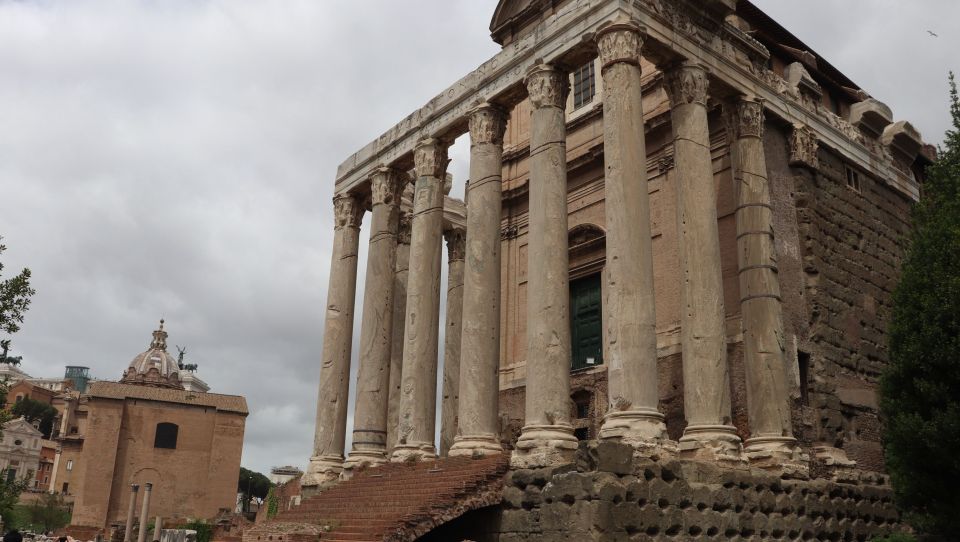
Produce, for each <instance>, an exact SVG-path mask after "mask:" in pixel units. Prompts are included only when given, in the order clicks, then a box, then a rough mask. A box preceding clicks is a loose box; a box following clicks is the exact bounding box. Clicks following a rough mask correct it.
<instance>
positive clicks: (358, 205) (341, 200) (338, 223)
mask: <svg viewBox="0 0 960 542" xmlns="http://www.w3.org/2000/svg"><path fill="white" fill-rule="evenodd" d="M365 212H366V209H365V208H364V205H363V202H362V201H360V199H359V198H357V196H355V195H353V194H338V195H336V196H334V198H333V217H334V228H335V229H338V230H339V229H341V228H358V229H359V228H360V224H361V223H362V222H363V213H365Z"/></svg>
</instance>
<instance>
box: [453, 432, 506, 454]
mask: <svg viewBox="0 0 960 542" xmlns="http://www.w3.org/2000/svg"><path fill="white" fill-rule="evenodd" d="M500 453H503V446H501V445H500V439H498V438H497V436H496V435H465V436H458V437H456V438H455V439H454V441H453V446H451V447H450V457H463V456H466V457H485V456H490V455H495V454H500Z"/></svg>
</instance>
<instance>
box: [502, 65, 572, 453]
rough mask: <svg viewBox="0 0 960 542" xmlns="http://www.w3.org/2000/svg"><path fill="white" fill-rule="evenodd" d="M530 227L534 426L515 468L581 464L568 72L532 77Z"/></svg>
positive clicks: (530, 404)
mask: <svg viewBox="0 0 960 542" xmlns="http://www.w3.org/2000/svg"><path fill="white" fill-rule="evenodd" d="M526 83H527V92H528V94H529V98H530V105H531V122H530V196H529V198H530V205H529V208H530V211H529V213H530V229H529V232H528V234H527V239H528V242H529V248H528V252H527V261H528V266H529V269H530V274H529V282H528V283H527V382H526V392H525V393H526V420H525V425H524V427H523V429H522V431H521V434H520V439H519V440H518V441H517V447H516V450H514V452H513V455H512V457H511V463H512V464H513V465H514V466H515V467H519V468H529V467H546V466H551V465H562V464H567V463H571V462H572V461H573V456H574V452H575V451H576V449H577V444H578V443H577V439H576V437H574V436H573V426H572V425H571V423H570V411H571V406H570V288H569V253H568V250H569V247H568V246H567V245H568V241H567V214H568V208H567V145H566V112H565V110H564V106H565V104H566V94H567V89H568V87H569V84H568V80H567V74H566V73H564V72H562V71H560V70H558V69H556V68H555V67H553V66H549V65H539V66H536V67H534V68H533V69H532V70H531V71H530V72H529V73H528V74H527V79H526Z"/></svg>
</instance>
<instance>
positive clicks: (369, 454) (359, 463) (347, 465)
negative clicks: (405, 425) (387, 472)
mask: <svg viewBox="0 0 960 542" xmlns="http://www.w3.org/2000/svg"><path fill="white" fill-rule="evenodd" d="M386 462H387V454H386V451H384V450H354V451H352V452H350V456H349V457H347V460H346V461H344V462H343V470H344V473H343V474H344V475H347V474H348V473H347V471H353V470H355V469H358V468H363V467H364V466H366V467H379V466H380V465H383V464H384V463H386ZM345 477H348V476H345Z"/></svg>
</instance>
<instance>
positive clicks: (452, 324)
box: [440, 228, 465, 457]
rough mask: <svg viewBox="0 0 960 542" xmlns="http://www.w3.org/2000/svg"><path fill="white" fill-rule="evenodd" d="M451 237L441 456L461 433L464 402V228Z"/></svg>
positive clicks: (448, 235) (449, 233) (452, 232)
mask: <svg viewBox="0 0 960 542" xmlns="http://www.w3.org/2000/svg"><path fill="white" fill-rule="evenodd" d="M444 237H445V238H446V240H447V262H448V264H447V325H446V326H445V328H444V329H445V331H444V349H443V401H442V403H441V405H440V412H441V415H440V455H441V456H443V457H446V456H447V454H448V452H449V451H450V447H451V446H452V445H453V439H454V437H456V436H457V416H458V406H459V401H460V338H461V329H462V322H463V252H464V241H465V240H464V231H463V230H462V229H459V228H453V229H450V230H447V231H446V232H444Z"/></svg>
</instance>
